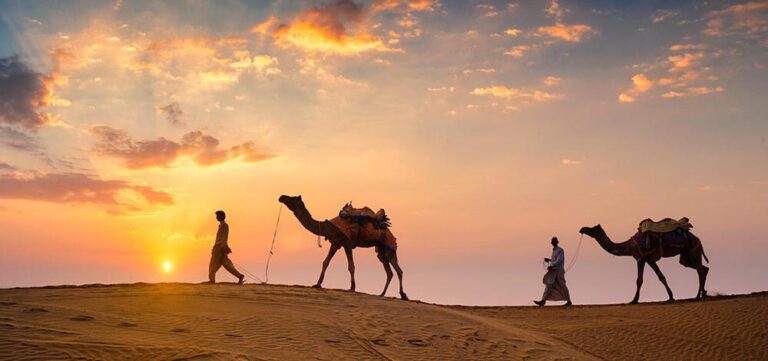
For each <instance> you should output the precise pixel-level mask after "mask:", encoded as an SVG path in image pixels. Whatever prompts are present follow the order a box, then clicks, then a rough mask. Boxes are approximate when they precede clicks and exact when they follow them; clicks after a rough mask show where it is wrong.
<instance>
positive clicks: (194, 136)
mask: <svg viewBox="0 0 768 361" xmlns="http://www.w3.org/2000/svg"><path fill="white" fill-rule="evenodd" d="M90 133H91V135H93V136H94V137H95V138H96V139H97V140H98V143H96V145H95V147H94V150H95V151H96V153H98V154H101V155H105V156H109V157H113V158H117V159H120V160H122V163H123V166H124V167H126V168H129V169H144V168H151V167H160V168H167V167H169V166H171V165H172V164H173V163H174V162H175V161H176V160H177V159H178V158H181V157H189V158H191V159H192V160H193V161H194V162H195V163H196V164H198V165H201V166H210V165H214V164H220V163H223V162H226V161H228V160H232V159H240V160H242V161H245V162H259V161H263V160H267V159H270V158H273V157H274V156H273V155H271V154H269V153H266V152H265V151H264V150H263V149H262V148H260V147H258V146H257V145H256V143H254V142H250V141H249V142H245V143H243V144H240V145H235V146H232V147H230V148H221V147H219V145H220V142H219V140H218V139H216V138H214V137H212V136H210V135H207V134H205V133H203V132H202V131H199V130H196V131H192V132H189V133H187V134H185V135H184V136H183V137H182V138H181V140H180V141H178V142H175V141H172V140H168V139H165V138H162V137H161V138H157V139H154V140H145V141H136V140H134V139H133V138H131V137H130V136H129V135H128V133H126V132H125V131H123V130H120V129H115V128H112V127H109V126H106V125H97V126H93V127H91V129H90Z"/></svg>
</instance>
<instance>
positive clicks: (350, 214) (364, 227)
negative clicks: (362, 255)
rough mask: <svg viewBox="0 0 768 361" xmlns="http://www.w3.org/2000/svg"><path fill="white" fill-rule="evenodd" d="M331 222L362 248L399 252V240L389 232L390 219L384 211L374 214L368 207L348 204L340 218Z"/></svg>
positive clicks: (342, 210)
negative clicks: (384, 248) (381, 248)
mask: <svg viewBox="0 0 768 361" xmlns="http://www.w3.org/2000/svg"><path fill="white" fill-rule="evenodd" d="M329 221H330V222H331V224H333V225H334V226H336V228H338V229H339V230H340V231H341V232H342V233H344V235H345V236H347V238H349V239H350V240H353V241H356V242H357V243H359V244H360V245H361V246H362V245H366V244H367V245H368V246H369V247H370V246H376V252H379V251H380V247H381V246H384V247H388V248H391V249H392V250H397V238H395V236H394V235H393V234H392V232H390V231H389V226H390V222H389V217H387V214H386V212H385V211H384V210H383V209H381V210H379V211H378V212H373V210H371V209H370V208H368V207H363V208H354V207H352V204H351V203H347V204H346V205H345V206H344V207H343V208H342V209H341V211H340V212H339V216H338V217H336V218H333V219H330V220H329Z"/></svg>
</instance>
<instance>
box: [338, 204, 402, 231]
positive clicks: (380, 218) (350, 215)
mask: <svg viewBox="0 0 768 361" xmlns="http://www.w3.org/2000/svg"><path fill="white" fill-rule="evenodd" d="M339 218H341V219H344V220H346V221H349V222H355V223H359V224H361V225H365V224H366V223H371V224H373V226H374V227H375V228H379V229H383V228H389V226H391V225H392V224H391V223H390V221H389V217H387V212H385V211H384V210H383V209H379V211H378V212H374V211H373V210H372V209H370V208H368V207H363V208H355V207H352V203H347V204H345V205H344V207H342V208H341V211H339Z"/></svg>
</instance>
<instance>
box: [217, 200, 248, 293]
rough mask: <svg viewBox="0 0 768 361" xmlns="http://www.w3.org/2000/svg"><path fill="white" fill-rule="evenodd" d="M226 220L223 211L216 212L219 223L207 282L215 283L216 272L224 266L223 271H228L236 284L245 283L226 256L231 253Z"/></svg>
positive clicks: (241, 275)
mask: <svg viewBox="0 0 768 361" xmlns="http://www.w3.org/2000/svg"><path fill="white" fill-rule="evenodd" d="M226 218H227V215H226V213H224V211H216V220H217V221H219V230H218V231H217V232H216V243H214V244H213V249H212V250H211V263H210V264H209V265H208V282H209V283H216V272H217V271H218V270H219V268H221V266H224V269H226V270H227V271H229V273H231V274H232V275H233V276H235V277H237V283H239V284H242V283H243V282H245V276H244V275H243V274H242V273H240V272H238V271H237V268H235V265H233V264H232V261H231V260H230V259H229V257H228V256H227V255H228V254H230V253H232V250H231V249H229V245H228V244H227V240H228V239H229V225H228V224H227V222H225V221H224V219H226Z"/></svg>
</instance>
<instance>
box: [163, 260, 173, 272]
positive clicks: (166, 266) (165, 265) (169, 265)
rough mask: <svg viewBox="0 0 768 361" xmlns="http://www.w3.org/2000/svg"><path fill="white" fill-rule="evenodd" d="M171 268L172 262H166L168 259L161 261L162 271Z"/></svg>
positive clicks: (168, 270)
mask: <svg viewBox="0 0 768 361" xmlns="http://www.w3.org/2000/svg"><path fill="white" fill-rule="evenodd" d="M172 269H173V264H172V263H171V262H168V261H165V262H163V271H165V272H171V270H172Z"/></svg>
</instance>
